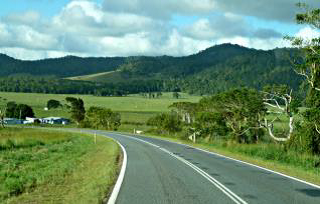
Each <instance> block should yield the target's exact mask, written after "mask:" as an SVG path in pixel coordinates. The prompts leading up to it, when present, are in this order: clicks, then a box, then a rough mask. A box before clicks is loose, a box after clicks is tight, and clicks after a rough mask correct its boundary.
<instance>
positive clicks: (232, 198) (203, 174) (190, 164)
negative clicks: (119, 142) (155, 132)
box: [115, 134, 248, 204]
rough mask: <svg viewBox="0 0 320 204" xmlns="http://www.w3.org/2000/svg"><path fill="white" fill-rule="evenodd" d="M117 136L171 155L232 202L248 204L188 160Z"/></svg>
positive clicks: (162, 149)
mask: <svg viewBox="0 0 320 204" xmlns="http://www.w3.org/2000/svg"><path fill="white" fill-rule="evenodd" d="M115 135H119V136H121V137H126V138H129V139H133V140H137V141H140V142H143V143H146V144H148V145H151V146H153V147H156V148H158V149H160V150H161V151H163V152H165V153H167V154H169V155H171V156H172V157H174V158H176V159H178V160H179V161H181V162H183V163H184V164H186V165H188V166H189V167H191V168H192V169H193V170H195V171H196V172H198V173H199V174H200V175H201V176H203V177H204V178H205V179H207V180H208V181H209V182H210V183H212V184H213V185H214V186H216V187H217V188H218V189H219V190H221V191H222V192H223V193H224V194H225V195H227V196H228V197H229V198H230V199H231V200H233V201H234V202H235V203H237V204H248V203H247V202H246V201H244V200H243V199H242V198H240V197H239V196H238V195H236V194H235V193H234V192H232V191H231V190H230V189H228V188H227V187H226V186H224V185H223V184H222V183H220V182H219V181H217V180H216V179H215V178H213V177H212V176H210V175H209V174H208V173H206V172H205V171H203V170H202V169H200V168H199V167H197V166H195V165H194V164H192V163H190V162H188V161H187V160H185V159H183V158H181V157H179V156H177V155H175V154H173V153H172V152H170V151H168V150H167V149H164V148H161V147H160V146H158V145H155V144H153V143H151V142H147V141H144V140H142V139H138V138H134V137H130V136H125V135H120V134H115Z"/></svg>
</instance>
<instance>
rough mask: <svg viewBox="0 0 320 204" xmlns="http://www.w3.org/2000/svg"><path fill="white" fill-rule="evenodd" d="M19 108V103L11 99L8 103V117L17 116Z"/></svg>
mask: <svg viewBox="0 0 320 204" xmlns="http://www.w3.org/2000/svg"><path fill="white" fill-rule="evenodd" d="M16 108H17V104H16V102H14V101H10V102H8V103H7V110H6V117H7V118H15V110H16Z"/></svg>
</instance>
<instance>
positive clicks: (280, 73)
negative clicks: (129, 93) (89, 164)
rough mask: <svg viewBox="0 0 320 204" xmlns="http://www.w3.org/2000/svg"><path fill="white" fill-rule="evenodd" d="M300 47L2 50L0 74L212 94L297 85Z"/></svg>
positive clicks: (223, 45)
mask: <svg viewBox="0 0 320 204" xmlns="http://www.w3.org/2000/svg"><path fill="white" fill-rule="evenodd" d="M297 53H298V54H299V53H300V52H299V50H296V49H288V48H281V49H274V50H268V51H264V50H256V49H249V48H246V47H242V46H239V45H233V44H221V45H216V46H213V47H210V48H208V49H206V50H203V51H201V52H199V53H197V54H193V55H190V56H184V57H170V56H158V57H147V56H136V57H114V58H108V57H106V58H101V57H100V58H93V57H90V58H80V57H73V56H68V57H64V58H57V59H44V60H38V61H22V60H16V59H13V58H11V57H8V56H6V55H0V76H2V77H5V76H9V75H12V74H17V73H27V74H31V75H37V76H39V75H40V76H41V75H54V76H56V77H57V78H66V79H69V80H80V81H91V82H94V83H96V82H98V83H113V84H117V83H130V82H131V83H133V82H136V81H152V80H157V81H162V85H161V90H163V91H174V90H177V91H181V90H182V91H186V92H189V93H194V94H211V93H216V92H220V91H224V90H227V89H231V88H235V87H239V86H248V87H253V88H257V89H260V88H261V87H263V86H264V85H266V84H288V85H289V86H291V87H292V88H294V89H298V87H299V85H300V83H301V81H302V79H301V77H299V76H298V75H296V74H295V73H294V71H293V68H292V65H291V63H290V60H289V56H292V55H293V54H297Z"/></svg>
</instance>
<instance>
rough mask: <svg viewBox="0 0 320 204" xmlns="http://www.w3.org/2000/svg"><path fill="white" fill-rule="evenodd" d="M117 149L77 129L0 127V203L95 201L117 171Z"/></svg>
mask: <svg viewBox="0 0 320 204" xmlns="http://www.w3.org/2000/svg"><path fill="white" fill-rule="evenodd" d="M119 153H120V149H119V147H118V145H117V144H116V143H115V142H113V141H112V140H110V139H107V138H104V137H98V142H97V144H95V143H94V140H93V137H92V136H88V135H82V134H79V133H63V132H57V131H49V130H38V129H37V130H35V129H24V128H6V129H1V130H0V203H101V201H102V200H103V199H104V198H105V197H106V196H107V194H108V193H109V192H110V190H111V187H112V185H113V184H114V181H115V180H116V177H117V171H118V168H119V166H118V164H117V163H118V162H119V161H118V159H119Z"/></svg>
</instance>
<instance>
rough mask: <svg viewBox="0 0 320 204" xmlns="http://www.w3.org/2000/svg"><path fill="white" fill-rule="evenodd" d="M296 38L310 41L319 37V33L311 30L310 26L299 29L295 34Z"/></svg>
mask: <svg viewBox="0 0 320 204" xmlns="http://www.w3.org/2000/svg"><path fill="white" fill-rule="evenodd" d="M295 36H296V37H301V38H303V39H309V40H310V39H312V38H318V37H320V32H319V31H317V30H315V29H312V28H311V27H310V26H306V27H304V28H301V29H300V30H299V31H298V33H296V34H295Z"/></svg>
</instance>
